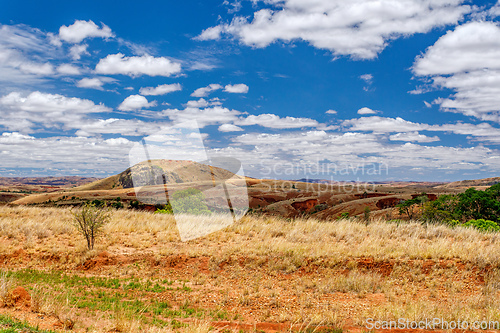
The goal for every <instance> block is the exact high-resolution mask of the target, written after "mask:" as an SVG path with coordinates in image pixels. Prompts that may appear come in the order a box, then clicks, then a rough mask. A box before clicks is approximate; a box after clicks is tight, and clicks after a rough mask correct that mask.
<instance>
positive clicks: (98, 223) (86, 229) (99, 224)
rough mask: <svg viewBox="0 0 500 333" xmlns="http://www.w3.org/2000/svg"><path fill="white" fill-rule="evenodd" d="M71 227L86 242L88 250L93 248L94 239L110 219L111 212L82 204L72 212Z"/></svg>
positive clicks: (88, 204) (90, 204)
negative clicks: (72, 226) (74, 228)
mask: <svg viewBox="0 0 500 333" xmlns="http://www.w3.org/2000/svg"><path fill="white" fill-rule="evenodd" d="M71 213H72V214H73V218H74V219H73V225H74V226H75V227H76V229H77V230H78V232H79V233H80V234H81V235H82V236H83V237H85V239H86V240H87V246H88V248H89V250H92V249H93V248H94V242H95V239H96V238H97V237H98V236H99V234H100V233H101V232H102V229H103V227H104V225H105V224H106V223H108V222H109V219H110V218H111V212H110V211H109V209H107V208H100V207H96V206H95V205H94V204H92V203H86V204H84V205H83V206H82V207H81V208H80V209H78V210H72V211H71Z"/></svg>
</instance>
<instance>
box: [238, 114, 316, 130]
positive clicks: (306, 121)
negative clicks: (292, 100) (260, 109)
mask: <svg viewBox="0 0 500 333" xmlns="http://www.w3.org/2000/svg"><path fill="white" fill-rule="evenodd" d="M236 124H237V125H240V126H251V125H259V126H262V127H268V128H276V129H285V128H302V127H316V126H318V125H319V123H318V122H317V121H316V120H314V119H310V118H296V117H289V116H287V117H280V116H278V115H275V114H270V113H266V114H260V115H258V116H255V115H249V116H248V117H246V118H243V119H240V120H239V121H238V122H236Z"/></svg>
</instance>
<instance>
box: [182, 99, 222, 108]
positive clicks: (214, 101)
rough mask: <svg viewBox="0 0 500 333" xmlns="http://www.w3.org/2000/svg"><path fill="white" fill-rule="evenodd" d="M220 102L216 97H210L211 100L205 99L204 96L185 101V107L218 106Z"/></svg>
mask: <svg viewBox="0 0 500 333" xmlns="http://www.w3.org/2000/svg"><path fill="white" fill-rule="evenodd" d="M220 105H222V103H221V102H220V100H219V99H218V98H212V99H211V100H209V101H207V100H206V99H204V98H200V99H199V100H197V101H189V102H187V103H186V105H185V106H186V107H188V108H206V107H207V106H220Z"/></svg>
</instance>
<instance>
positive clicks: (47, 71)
mask: <svg viewBox="0 0 500 333" xmlns="http://www.w3.org/2000/svg"><path fill="white" fill-rule="evenodd" d="M19 69H20V70H21V71H22V72H25V73H28V74H35V75H41V76H50V75H52V74H54V66H52V65H51V64H49V63H45V64H40V63H38V64H37V63H23V64H20V65H19Z"/></svg>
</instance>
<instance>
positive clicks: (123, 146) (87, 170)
mask: <svg viewBox="0 0 500 333" xmlns="http://www.w3.org/2000/svg"><path fill="white" fill-rule="evenodd" d="M132 145H133V142H131V141H129V140H127V139H125V138H118V139H107V140H106V139H102V138H83V137H65V136H60V137H57V136H56V137H48V138H34V137H32V136H27V135H22V134H20V133H16V132H11V133H9V132H7V133H2V135H0V151H6V152H7V154H8V157H7V158H2V159H0V172H2V173H3V174H5V175H18V176H27V174H26V172H33V174H29V175H30V176H40V175H42V176H43V175H45V176H46V175H78V176H85V175H87V176H99V177H105V176H108V175H109V174H116V173H118V172H121V171H123V170H125V169H126V168H127V167H128V166H129V165H128V157H127V156H128V151H129V150H130V148H131V147H132ZM19 169H21V170H23V171H19Z"/></svg>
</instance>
